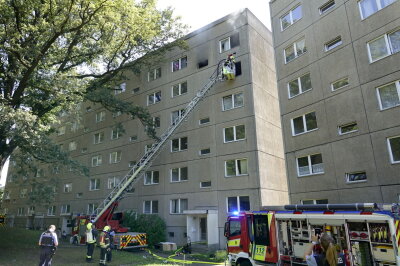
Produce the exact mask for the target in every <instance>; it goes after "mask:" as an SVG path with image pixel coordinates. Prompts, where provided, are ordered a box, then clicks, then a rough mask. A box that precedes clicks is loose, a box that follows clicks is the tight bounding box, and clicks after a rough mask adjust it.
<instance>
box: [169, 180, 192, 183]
mask: <svg viewBox="0 0 400 266" xmlns="http://www.w3.org/2000/svg"><path fill="white" fill-rule="evenodd" d="M187 181H189V180H180V181H171V182H170V183H182V182H187Z"/></svg>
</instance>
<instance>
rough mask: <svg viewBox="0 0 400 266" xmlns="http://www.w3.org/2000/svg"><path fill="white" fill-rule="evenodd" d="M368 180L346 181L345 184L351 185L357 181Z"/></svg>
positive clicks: (363, 181)
mask: <svg viewBox="0 0 400 266" xmlns="http://www.w3.org/2000/svg"><path fill="white" fill-rule="evenodd" d="M367 181H368V180H357V181H346V184H348V185H351V184H357V183H365V182H367Z"/></svg>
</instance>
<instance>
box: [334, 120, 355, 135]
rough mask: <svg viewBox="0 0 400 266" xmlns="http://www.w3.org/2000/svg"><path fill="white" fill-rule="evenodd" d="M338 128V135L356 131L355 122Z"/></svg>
mask: <svg viewBox="0 0 400 266" xmlns="http://www.w3.org/2000/svg"><path fill="white" fill-rule="evenodd" d="M338 128H339V135H344V134H348V133H352V132H356V131H358V125H357V122H351V123H349V124H345V125H341V126H339V127H338Z"/></svg>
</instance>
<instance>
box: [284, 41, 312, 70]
mask: <svg viewBox="0 0 400 266" xmlns="http://www.w3.org/2000/svg"><path fill="white" fill-rule="evenodd" d="M302 40H304V47H305V49H306V51H305V52H304V53H302V54H300V55H299V54H297V43H298V42H300V41H302ZM289 47H293V50H294V58H293V59H292V60H290V61H286V49H288V48H289ZM307 52H308V50H307V45H306V38H305V37H304V36H303V37H301V38H300V39H298V40H297V41H294V42H293V43H291V44H290V45H288V46H286V47H285V48H284V49H283V59H284V61H285V64H288V63H290V62H292V61H294V60H296V58H298V57H300V56H302V55H304V54H306V53H307Z"/></svg>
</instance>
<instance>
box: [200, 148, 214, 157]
mask: <svg viewBox="0 0 400 266" xmlns="http://www.w3.org/2000/svg"><path fill="white" fill-rule="evenodd" d="M204 150H208V151H209V152H208V153H202V151H204ZM210 153H211V148H204V149H201V150H199V155H200V156H204V155H208V154H210Z"/></svg>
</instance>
